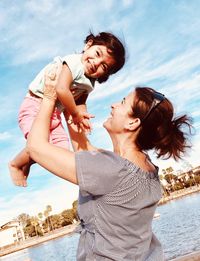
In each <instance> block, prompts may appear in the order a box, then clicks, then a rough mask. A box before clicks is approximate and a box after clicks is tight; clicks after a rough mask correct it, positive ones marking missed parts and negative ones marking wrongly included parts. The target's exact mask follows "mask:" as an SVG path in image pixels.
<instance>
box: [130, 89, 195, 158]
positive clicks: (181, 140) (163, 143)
mask: <svg viewBox="0 0 200 261" xmlns="http://www.w3.org/2000/svg"><path fill="white" fill-rule="evenodd" d="M155 94H158V93H157V92H156V91H155V90H153V89H152V88H149V87H137V88H136V89H135V99H134V103H133V108H132V111H133V115H132V116H133V117H138V118H140V120H141V125H140V128H139V133H138V136H137V139H136V144H137V146H138V148H139V149H141V150H150V149H155V151H156V154H157V157H158V158H160V157H164V158H166V159H168V158H170V157H171V156H172V157H173V158H174V159H175V160H178V159H179V158H181V157H182V155H183V153H184V152H185V150H186V149H187V148H190V147H191V145H190V144H188V135H189V134H191V128H192V125H191V123H192V119H191V118H189V117H188V116H187V115H182V116H179V117H174V108H173V105H172V103H171V102H170V101H169V100H168V99H167V98H165V97H164V95H163V98H162V99H161V100H160V101H159V102H158V103H157V104H156V103H154V102H155V96H156V95H155ZM152 104H155V106H152ZM183 127H187V130H188V131H187V132H186V131H185V132H184V131H183Z"/></svg>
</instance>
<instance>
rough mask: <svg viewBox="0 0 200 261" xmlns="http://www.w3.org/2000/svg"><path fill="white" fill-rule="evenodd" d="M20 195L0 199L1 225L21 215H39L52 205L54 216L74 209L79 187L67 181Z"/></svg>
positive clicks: (24, 191)
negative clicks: (73, 204) (73, 205)
mask: <svg viewBox="0 0 200 261" xmlns="http://www.w3.org/2000/svg"><path fill="white" fill-rule="evenodd" d="M22 190H23V192H21V193H18V194H17V195H15V197H13V198H11V199H10V200H7V198H6V197H5V198H0V204H1V215H0V225H2V224H4V223H5V222H8V221H9V220H12V219H13V218H15V217H17V216H18V215H20V214H21V213H27V214H29V215H37V214H38V213H39V212H43V211H44V209H45V208H46V206H47V205H51V206H52V209H53V212H52V214H55V213H59V212H61V211H62V210H64V209H68V208H71V207H72V203H73V201H74V200H76V199H77V197H78V186H75V185H73V184H70V183H68V182H67V181H58V182H57V183H56V184H55V182H54V184H50V185H48V186H47V187H46V188H45V189H42V190H39V189H38V190H37V191H29V192H27V191H26V188H22Z"/></svg>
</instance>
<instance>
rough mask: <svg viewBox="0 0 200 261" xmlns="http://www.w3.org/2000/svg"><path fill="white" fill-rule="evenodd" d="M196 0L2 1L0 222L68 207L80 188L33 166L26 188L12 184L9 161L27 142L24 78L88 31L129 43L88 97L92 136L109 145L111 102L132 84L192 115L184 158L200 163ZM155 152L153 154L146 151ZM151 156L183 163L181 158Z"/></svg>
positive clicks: (76, 48) (77, 44)
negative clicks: (21, 123)
mask: <svg viewBox="0 0 200 261" xmlns="http://www.w3.org/2000/svg"><path fill="white" fill-rule="evenodd" d="M199 9H200V2H199V1H196V0H191V1H187V0H179V1H177V0H170V1H169V0H168V1H167V0H154V1H151V0H132V1H131V0H121V1H117V0H102V1H97V0H96V1H92V0H90V1H89V0H85V1H81V0H75V1H63V0H34V1H32V0H29V1H28V0H27V1H25V0H10V1H7V0H1V1H0V13H1V16H0V35H1V39H0V71H1V73H0V82H1V87H0V90H1V96H0V104H1V110H0V122H1V124H0V162H1V165H0V225H1V224H3V223H4V222H6V221H8V220H10V219H12V218H14V217H16V216H17V215H19V214H21V213H28V214H30V215H37V213H38V212H41V211H43V210H44V209H45V207H46V205H48V204H51V205H52V208H53V210H54V212H55V213H56V212H59V211H62V210H64V209H66V208H70V207H71V203H72V201H73V200H75V199H76V198H77V195H78V188H77V187H76V186H75V185H71V184H69V183H68V182H66V181H64V180H61V179H59V178H57V177H54V176H53V175H51V174H50V173H48V172H47V171H45V170H44V169H42V168H41V167H39V166H34V167H33V169H32V171H31V174H30V177H29V180H28V183H29V185H28V187H27V188H20V187H15V186H14V185H13V184H12V182H11V180H10V177H9V174H8V169H7V162H8V161H9V160H10V159H11V158H12V157H13V156H14V155H15V154H16V153H17V152H18V151H19V150H20V149H22V148H23V146H24V145H25V140H24V138H23V135H22V133H21V131H20V129H19V127H18V123H17V114H18V109H19V106H20V103H21V102H22V100H23V97H24V96H25V94H26V91H27V87H28V84H29V83H30V81H31V80H32V79H33V78H34V76H35V75H36V73H37V72H39V70H40V69H41V68H42V67H43V66H45V65H46V64H47V63H48V62H50V61H51V60H52V58H53V57H55V56H57V55H60V56H62V55H66V54H70V53H73V52H81V51H82V48H83V41H84V39H85V37H86V35H87V34H88V33H89V30H92V31H93V32H94V33H98V32H100V31H111V32H113V33H114V34H116V35H117V36H118V37H120V38H121V39H122V40H123V41H124V42H125V43H126V48H127V54H128V55H127V62H126V65H125V66H124V68H123V69H122V70H121V71H120V72H119V73H118V74H116V75H113V76H111V77H110V79H109V80H108V81H107V82H106V83H103V84H101V85H100V84H97V85H96V88H95V91H94V92H93V93H92V94H91V95H90V97H89V100H88V110H89V112H91V113H93V114H95V116H96V117H95V119H94V120H93V121H92V122H93V133H92V135H91V136H90V139H91V142H92V143H93V144H94V145H96V146H98V147H102V148H105V149H112V146H111V142H110V139H109V136H108V134H107V133H106V131H105V130H104V129H103V127H102V123H103V121H104V120H105V119H106V117H108V115H109V113H110V105H111V104H112V103H113V102H115V101H119V100H121V98H123V97H124V96H126V95H127V94H128V93H129V92H130V91H131V90H133V89H134V87H135V86H137V85H145V86H150V87H153V88H155V89H156V90H158V91H160V92H163V93H164V94H165V95H166V96H167V97H168V98H169V99H171V101H172V102H173V103H174V107H175V110H176V111H177V113H178V114H181V113H188V114H189V115H190V116H192V117H193V119H194V127H195V129H196V134H195V136H194V137H193V138H192V144H193V148H192V150H190V151H189V152H188V154H187V156H186V157H185V158H184V160H185V161H187V162H190V163H191V164H192V165H193V166H197V165H200V160H199V158H200V150H199V146H200V131H199V130H200V110H199V104H200V91H199V83H200V73H199V70H200V34H199V31H200V20H199ZM151 155H152V154H151ZM152 158H153V160H154V162H155V163H156V164H157V165H159V166H160V168H161V169H162V168H165V167H168V166H173V168H174V169H183V165H184V161H180V162H178V163H174V162H173V161H172V160H167V161H160V160H159V161H158V160H157V159H155V156H154V155H152Z"/></svg>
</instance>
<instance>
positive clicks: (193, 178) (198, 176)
mask: <svg viewBox="0 0 200 261" xmlns="http://www.w3.org/2000/svg"><path fill="white" fill-rule="evenodd" d="M160 180H161V183H162V186H163V192H164V196H167V195H169V194H170V193H171V192H174V191H178V190H180V189H184V188H189V187H192V186H200V170H199V171H196V172H195V173H194V172H193V169H192V168H191V169H189V170H188V171H186V172H184V173H181V174H180V175H175V174H174V170H173V168H172V167H169V168H166V169H163V170H162V174H161V175H160Z"/></svg>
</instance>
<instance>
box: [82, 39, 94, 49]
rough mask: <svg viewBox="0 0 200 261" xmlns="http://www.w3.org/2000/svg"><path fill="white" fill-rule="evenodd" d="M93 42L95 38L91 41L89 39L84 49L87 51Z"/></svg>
mask: <svg viewBox="0 0 200 261" xmlns="http://www.w3.org/2000/svg"><path fill="white" fill-rule="evenodd" d="M92 44H93V40H92V39H90V40H89V41H87V43H86V44H85V46H84V48H83V51H84V52H85V51H86V50H88V49H89V48H90V47H91V46H92Z"/></svg>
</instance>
